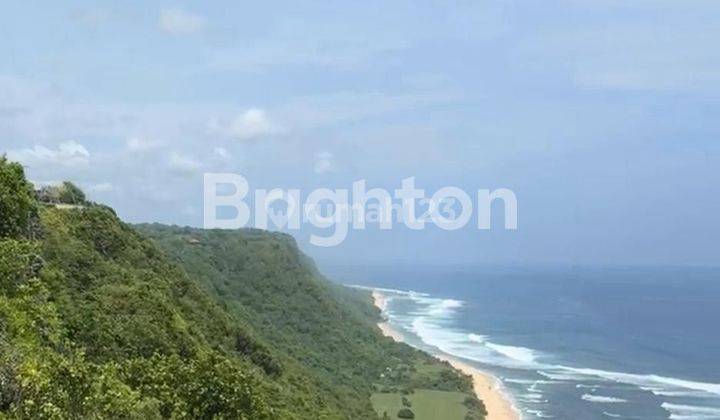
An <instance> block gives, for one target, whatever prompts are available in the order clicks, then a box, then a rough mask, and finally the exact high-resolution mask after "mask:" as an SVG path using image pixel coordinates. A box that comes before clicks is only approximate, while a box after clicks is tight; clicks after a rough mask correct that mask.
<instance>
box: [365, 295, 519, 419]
mask: <svg viewBox="0 0 720 420" xmlns="http://www.w3.org/2000/svg"><path fill="white" fill-rule="evenodd" d="M372 297H373V301H374V303H375V306H376V307H377V308H378V309H380V310H381V311H383V312H384V311H385V309H386V308H387V300H386V298H385V296H384V295H383V294H382V293H380V292H378V291H373V292H372ZM377 326H378V328H380V331H382V333H383V335H385V336H386V337H391V338H392V339H394V340H395V341H399V342H400V341H403V335H402V334H400V333H399V332H398V331H395V330H394V329H393V328H392V327H391V326H390V324H388V323H387V322H379V323H378V324H377ZM433 356H435V357H437V358H438V359H440V360H443V361H446V362H448V363H450V365H452V366H453V367H454V368H455V369H457V370H459V371H461V372H463V373H464V374H466V375H469V376H470V377H472V380H473V388H474V390H475V394H477V396H478V398H480V399H481V400H482V401H483V403H484V404H485V408H486V409H487V412H488V415H487V417H486V419H487V420H518V419H520V415H519V414H518V412H517V411H516V410H515V408H514V407H513V405H512V404H511V403H510V401H509V400H508V398H507V397H506V396H505V394H504V393H503V392H502V391H501V390H500V382H499V381H498V379H497V378H495V377H494V376H492V375H489V374H487V373H485V372H483V371H481V370H479V369H477V368H475V367H473V366H470V365H469V364H467V363H464V362H462V361H460V360H457V359H454V358H452V357H448V356H445V355H437V354H434V355H433Z"/></svg>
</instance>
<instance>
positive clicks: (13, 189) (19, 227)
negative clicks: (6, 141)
mask: <svg viewBox="0 0 720 420" xmlns="http://www.w3.org/2000/svg"><path fill="white" fill-rule="evenodd" d="M36 216H37V201H36V199H35V191H34V189H33V186H32V184H30V183H29V182H28V181H27V180H26V179H25V171H24V170H23V167H22V166H21V165H20V164H19V163H14V162H13V163H11V162H8V161H7V159H6V158H5V156H2V157H0V238H16V239H17V238H21V237H26V236H27V234H28V229H29V228H30V225H31V223H32V220H33V219H35V218H36Z"/></svg>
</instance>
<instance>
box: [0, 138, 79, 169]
mask: <svg viewBox="0 0 720 420" xmlns="http://www.w3.org/2000/svg"><path fill="white" fill-rule="evenodd" d="M8 158H9V159H10V160H15V161H18V162H21V163H23V164H25V165H29V166H32V165H48V164H50V165H63V166H77V165H86V164H87V163H88V162H89V161H90V152H88V150H87V149H86V148H85V146H83V145H82V144H80V143H78V142H76V141H74V140H70V141H65V142H62V143H60V144H59V145H58V147H57V149H51V148H49V147H46V146H42V145H35V146H33V147H32V148H29V149H19V150H10V151H9V152H8Z"/></svg>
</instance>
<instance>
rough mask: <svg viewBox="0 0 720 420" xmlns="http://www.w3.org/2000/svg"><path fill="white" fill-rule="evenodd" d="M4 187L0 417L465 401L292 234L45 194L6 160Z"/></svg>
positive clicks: (324, 411) (333, 410)
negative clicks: (430, 397)
mask: <svg viewBox="0 0 720 420" xmlns="http://www.w3.org/2000/svg"><path fill="white" fill-rule="evenodd" d="M0 198H1V199H2V200H0V216H2V221H3V223H2V225H0V227H1V228H2V229H0V418H4V417H10V418H145V419H147V418H151V419H152V418H193V419H195V418H232V419H264V418H268V419H270V418H272V419H368V418H376V417H378V415H379V413H378V412H377V410H376V409H375V408H374V407H373V405H372V404H371V395H372V394H373V393H377V392H380V391H382V392H390V391H398V390H402V391H404V392H412V391H413V390H415V389H431V390H437V391H454V392H458V393H467V394H468V398H470V399H472V397H471V396H470V392H471V391H470V390H471V384H470V381H469V379H468V378H467V377H464V376H461V375H459V374H458V373H457V372H455V371H453V370H452V369H451V368H450V367H449V366H447V365H445V364H442V363H439V362H437V361H435V360H433V359H432V358H430V357H429V356H428V355H426V354H424V353H421V352H419V351H416V350H414V349H411V348H410V347H408V346H405V345H402V344H397V343H393V342H392V341H391V340H389V339H387V338H384V337H382V336H381V334H379V332H378V330H377V328H376V327H375V322H376V321H377V317H378V313H377V310H376V309H374V308H373V307H372V304H371V301H370V296H369V295H368V294H367V293H364V292H360V291H357V290H350V289H347V288H344V287H342V286H339V285H335V284H333V283H331V282H329V281H327V280H325V279H323V278H322V277H321V276H320V275H319V273H318V272H317V270H316V269H315V268H314V266H313V264H312V262H311V261H310V260H309V259H308V258H307V257H305V256H304V255H303V254H302V253H301V252H300V251H299V250H298V248H297V246H296V244H295V242H294V240H293V239H292V238H291V237H289V236H287V235H282V234H276V233H269V232H265V231H259V230H241V231H203V230H196V229H189V228H178V227H168V226H161V225H141V226H135V227H133V226H129V225H127V224H125V223H123V222H122V221H121V220H119V218H118V217H117V216H116V215H115V213H114V212H113V210H112V209H110V208H108V207H106V206H103V205H98V204H94V203H89V202H83V203H80V204H78V205H76V206H73V207H71V208H64V207H58V206H56V205H53V204H45V203H43V202H40V201H38V200H37V197H36V196H35V195H34V194H33V190H32V187H31V185H30V184H29V183H28V182H27V181H26V180H25V178H24V174H23V170H22V167H20V166H19V165H17V164H12V163H9V162H7V161H6V160H5V159H4V158H1V159H0ZM468 405H469V406H474V405H472V404H468ZM475 405H477V404H475ZM468 412H469V413H470V414H469V415H474V414H472V413H473V411H472V409H470V410H469V411H468ZM391 414H394V413H391ZM471 418H477V417H471Z"/></svg>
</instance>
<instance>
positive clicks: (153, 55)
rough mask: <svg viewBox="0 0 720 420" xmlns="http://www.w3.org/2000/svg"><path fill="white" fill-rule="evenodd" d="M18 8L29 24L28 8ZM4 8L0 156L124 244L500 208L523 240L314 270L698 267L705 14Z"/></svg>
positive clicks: (715, 82) (712, 173) (714, 159)
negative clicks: (243, 209) (351, 217)
mask: <svg viewBox="0 0 720 420" xmlns="http://www.w3.org/2000/svg"><path fill="white" fill-rule="evenodd" d="M30 3H32V4H30ZM62 3H63V4H60V2H49V1H48V2H14V4H3V6H2V9H3V11H2V13H0V48H1V50H2V51H3V54H1V55H0V151H5V152H7V153H8V156H10V157H11V158H13V159H17V160H20V161H22V162H23V163H24V164H25V165H26V166H27V167H28V174H29V176H30V178H31V179H32V180H33V181H35V182H37V183H49V182H54V181H58V180H63V179H70V180H72V181H75V182H76V183H78V184H79V185H81V186H83V187H84V188H85V189H86V190H87V191H88V194H89V195H90V197H91V198H93V199H94V200H97V201H101V202H105V203H108V204H110V205H112V206H113V207H115V208H116V209H117V211H118V213H119V214H120V215H121V217H123V218H124V219H125V220H128V221H131V222H142V221H159V222H165V223H177V224H190V225H200V224H201V221H202V214H201V212H202V201H201V200H202V173H203V172H206V171H210V172H223V171H230V172H236V173H240V174H242V175H244V176H245V177H246V178H247V179H248V180H249V181H250V184H251V186H252V187H261V188H270V187H284V188H301V189H304V190H309V189H311V188H316V187H331V188H350V185H351V183H352V182H353V181H355V180H358V179H366V180H367V182H368V186H370V187H384V188H388V189H395V188H398V187H399V185H400V181H401V180H402V179H403V178H405V177H408V176H415V177H416V182H417V184H418V185H419V186H422V187H424V188H426V189H427V190H429V191H434V190H435V189H437V188H439V187H442V186H445V185H456V186H459V187H462V188H464V189H467V190H468V191H474V190H477V189H478V188H491V189H493V188H500V187H506V188H510V189H512V190H513V191H515V193H516V195H517V197H518V201H519V229H518V230H517V231H512V232H508V231H503V230H500V229H494V230H492V231H490V232H487V231H478V230H476V229H473V228H471V227H469V228H467V229H462V230H458V231H453V232H447V231H442V230H439V229H426V230H423V231H410V230H408V229H404V228H400V227H398V228H396V229H393V230H392V231H390V232H380V231H379V230H377V229H369V230H367V231H362V232H351V234H350V236H349V238H348V239H347V240H346V241H345V243H343V245H341V246H338V247H334V248H329V249H323V248H316V247H312V246H310V245H308V244H307V234H308V232H307V230H303V231H301V232H297V233H295V234H296V236H297V237H298V240H299V242H300V244H301V246H302V247H303V249H305V250H306V251H307V252H308V253H310V254H311V255H312V256H314V257H316V258H317V259H319V260H320V261H327V262H338V261H353V262H358V263H364V262H373V263H380V262H407V263H413V262H416V261H423V262H430V263H438V264H442V263H446V264H456V263H461V264H486V263H498V264H506V263H523V264H553V263H561V264H716V263H717V256H718V255H719V251H720V249H719V248H720V247H719V246H718V244H717V238H718V237H720V219H719V218H718V214H720V191H719V190H720V188H719V187H718V180H719V179H720V176H719V175H720V169H718V168H720V142H719V141H718V134H719V133H720V122H719V120H720V119H719V118H718V117H717V116H718V115H719V111H720V102H719V101H720V50H718V49H717V47H716V45H717V43H718V42H719V41H720V27H718V25H717V22H718V20H719V19H720V3H718V2H716V1H710V0H705V1H702V0H688V1H669V0H654V1H649V0H636V1H627V0H622V1H621V0H605V1H599V0H598V1H592V0H563V1H556V0H547V1H525V2H516V1H467V2H415V1H413V2H410V1H407V2H402V1H397V2H387V1H379V2H346V3H339V2H333V3H332V4H323V3H321V2H286V3H285V2H263V3H262V4H260V3H258V4H248V3H239V2H229V1H228V2H221V1H218V2H122V3H118V2H102V1H94V2H62Z"/></svg>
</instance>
